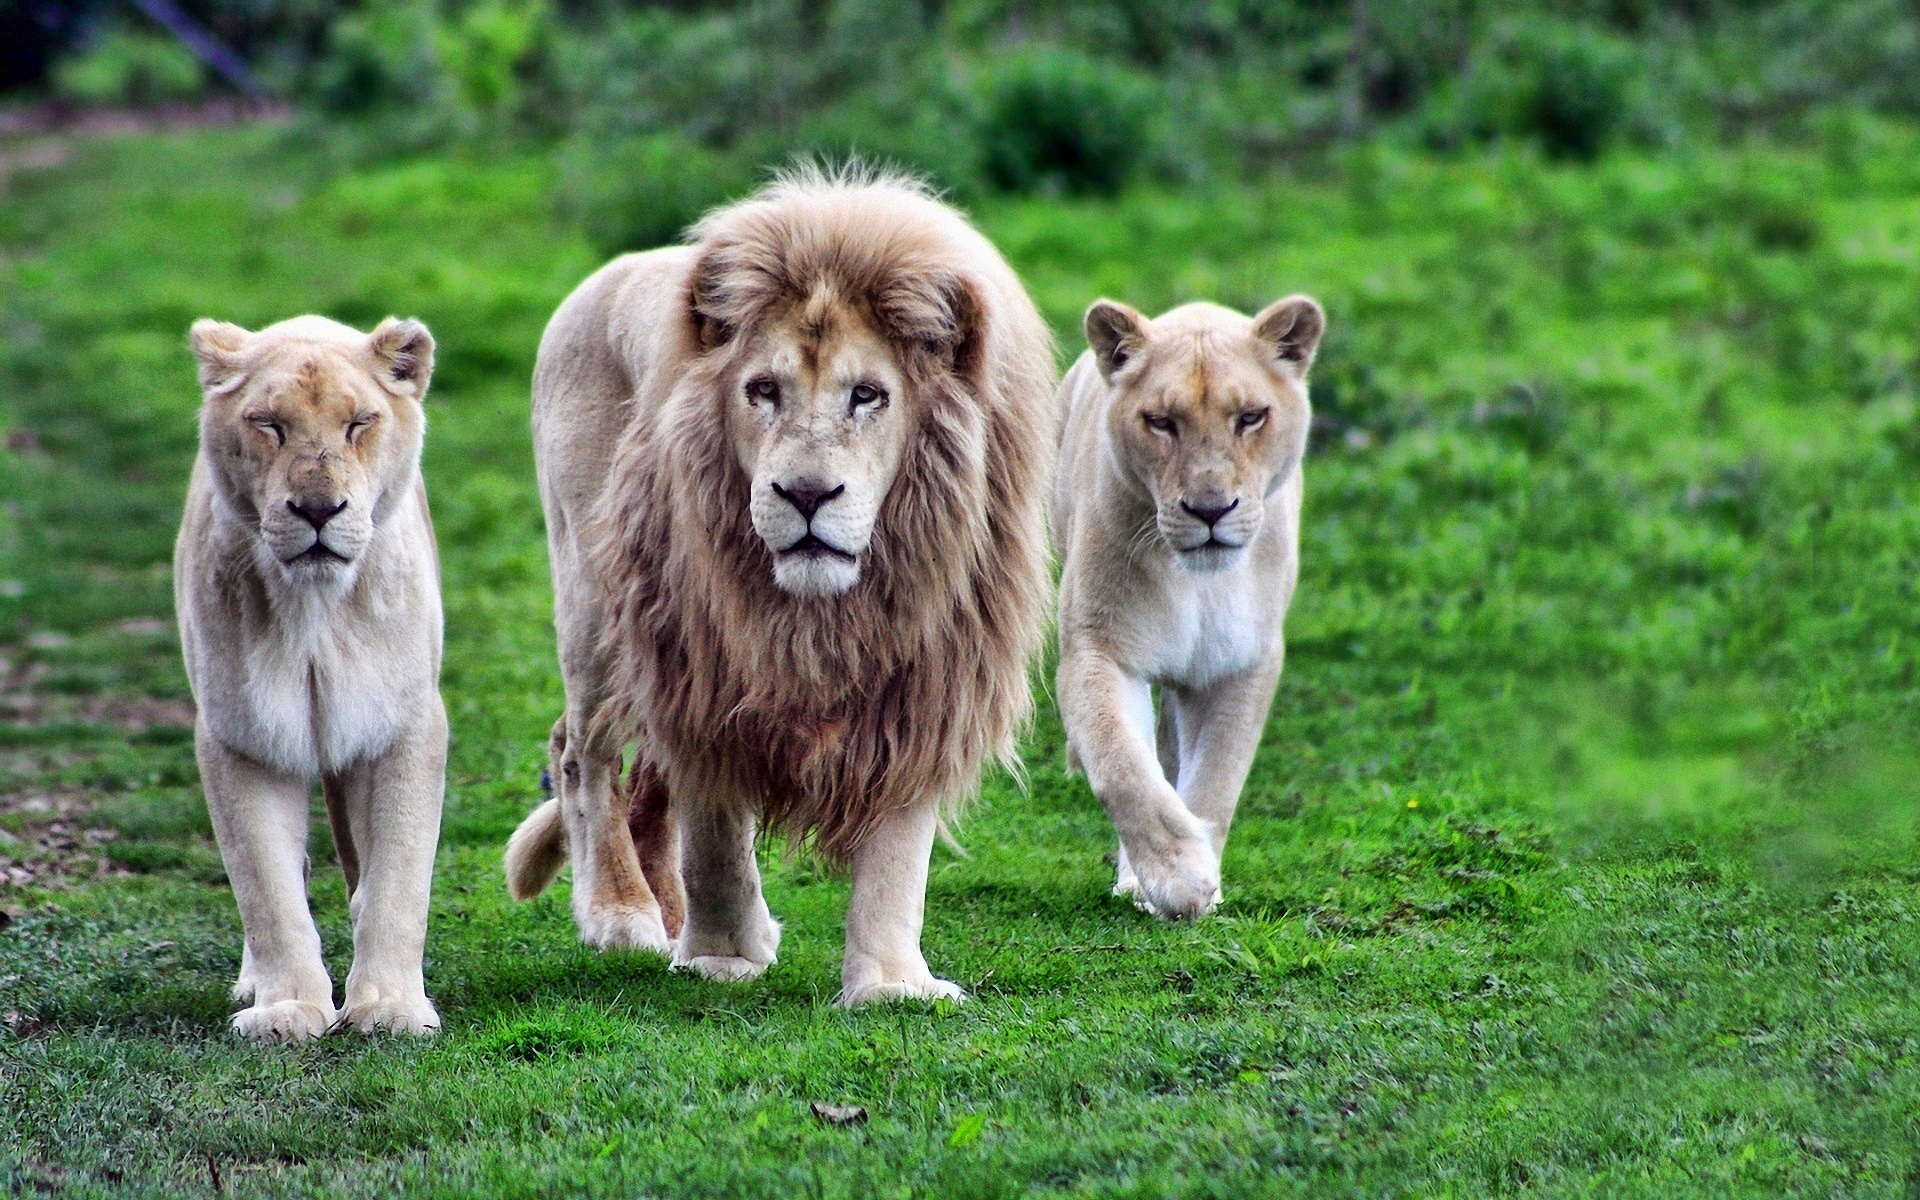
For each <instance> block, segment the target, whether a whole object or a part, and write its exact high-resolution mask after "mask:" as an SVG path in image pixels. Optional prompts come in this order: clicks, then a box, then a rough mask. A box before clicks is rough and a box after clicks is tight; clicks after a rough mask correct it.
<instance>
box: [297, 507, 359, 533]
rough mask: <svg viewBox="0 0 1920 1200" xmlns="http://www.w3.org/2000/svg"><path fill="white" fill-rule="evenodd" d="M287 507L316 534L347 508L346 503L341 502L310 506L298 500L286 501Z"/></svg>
mask: <svg viewBox="0 0 1920 1200" xmlns="http://www.w3.org/2000/svg"><path fill="white" fill-rule="evenodd" d="M287 507H288V508H290V509H292V510H293V511H294V512H296V513H298V514H299V515H300V516H301V517H302V518H303V519H304V520H305V521H306V523H307V524H309V525H311V526H313V531H314V532H315V533H318V532H320V527H321V526H323V525H325V524H326V523H327V522H328V521H331V520H333V519H334V518H335V517H337V516H339V515H340V512H341V510H342V509H344V508H346V507H347V502H346V501H345V500H342V501H341V502H340V503H338V504H324V503H322V504H310V503H306V502H303V501H298V500H289V501H287Z"/></svg>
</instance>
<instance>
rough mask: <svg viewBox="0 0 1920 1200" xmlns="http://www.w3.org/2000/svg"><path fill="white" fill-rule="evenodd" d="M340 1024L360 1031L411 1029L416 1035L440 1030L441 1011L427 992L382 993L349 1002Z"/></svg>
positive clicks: (410, 1031) (386, 1031)
mask: <svg viewBox="0 0 1920 1200" xmlns="http://www.w3.org/2000/svg"><path fill="white" fill-rule="evenodd" d="M340 1026H341V1028H343V1029H354V1030H358V1031H359V1032H361V1033H411V1034H413V1035H415V1036H416V1037H418V1036H421V1035H423V1034H429V1033H438V1032H440V1014H439V1012H438V1011H436V1010H435V1009H434V1007H433V1001H431V1000H429V999H427V998H426V997H425V996H413V997H401V996H381V997H380V998H378V999H375V1000H366V1001H362V1002H360V1003H358V1004H348V1005H347V1007H346V1009H345V1011H343V1012H342V1013H341V1014H340Z"/></svg>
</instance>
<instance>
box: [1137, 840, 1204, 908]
mask: <svg viewBox="0 0 1920 1200" xmlns="http://www.w3.org/2000/svg"><path fill="white" fill-rule="evenodd" d="M1131 865H1132V867H1133V873H1134V876H1135V882H1136V885H1137V890H1136V893H1135V894H1136V896H1137V899H1138V901H1139V903H1140V905H1141V906H1142V907H1143V908H1145V909H1146V910H1147V911H1148V912H1150V913H1152V914H1153V915H1154V916H1156V917H1160V918H1163V919H1165V920H1169V921H1190V920H1193V919H1195V918H1197V917H1203V916H1205V915H1206V914H1207V913H1209V912H1211V911H1212V910H1213V906H1214V905H1216V904H1218V903H1220V863H1219V861H1218V860H1217V859H1215V858H1214V856H1213V849H1212V847H1211V846H1209V845H1208V844H1207V843H1206V842H1204V841H1186V840H1183V841H1181V842H1177V843H1175V849H1174V852H1173V853H1172V854H1170V855H1167V856H1165V857H1161V856H1158V855H1138V856H1133V857H1132V859H1131ZM1114 890H1115V891H1116V892H1118V891H1119V890H1120V889H1119V886H1118V885H1117V884H1116V885H1115V888H1114Z"/></svg>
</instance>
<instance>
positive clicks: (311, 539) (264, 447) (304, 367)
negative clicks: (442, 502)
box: [193, 317, 433, 587]
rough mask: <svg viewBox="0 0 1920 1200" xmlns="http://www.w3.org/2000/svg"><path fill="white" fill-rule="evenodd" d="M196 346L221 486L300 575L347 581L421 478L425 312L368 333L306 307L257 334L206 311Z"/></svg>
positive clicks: (208, 441) (210, 447)
mask: <svg viewBox="0 0 1920 1200" xmlns="http://www.w3.org/2000/svg"><path fill="white" fill-rule="evenodd" d="M193 343H194V352H195V354H196V355H197V356H198V357H199V359H200V375H201V386H202V389H203V392H204V394H205V405H204V407H203V409H202V412H201V439H202V444H203V445H204V446H205V447H206V451H207V459H208V462H209V464H210V465H211V466H212V469H213V477H214V482H215V485H216V490H217V492H218V494H219V495H220V497H221V498H222V499H223V500H224V501H225V503H226V504H227V505H228V506H229V507H230V508H231V509H232V511H233V512H234V513H236V514H237V515H238V516H239V517H240V518H241V519H242V520H244V521H246V522H248V523H249V524H251V525H253V527H254V528H255V529H256V530H257V531H258V534H259V538H260V541H259V552H260V557H261V558H262V560H263V561H268V562H270V563H271V564H272V566H273V569H276V570H278V571H280V572H281V574H282V575H283V577H284V578H285V579H287V580H288V581H289V582H292V583H295V584H306V585H313V586H323V587H324V586H329V585H339V584H343V583H345V582H347V581H350V580H351V579H352V578H353V576H354V574H355V572H356V570H357V567H358V564H359V561H360V558H361V555H362V554H363V553H365V551H366V549H367V545H368V543H369V542H370V541H371V540H372V537H373V533H374V529H375V527H376V525H377V524H378V522H379V521H380V519H381V518H382V516H383V515H384V513H385V511H386V509H387V508H388V507H389V506H390V505H391V504H393V503H394V502H395V501H397V500H399V499H401V498H402V497H403V496H404V494H405V489H406V488H407V487H409V486H410V485H411V483H412V480H413V475H414V471H415V468H416V465H417V463H418V462H419V457H420V444H421V439H422V436H423V434H424V430H425V419H424V416H423V414H422V412H421V408H420V399H421V397H422V396H423V395H424V394H425V391H426V386H427V380H428V376H429V375H430V374H431V372H432V364H433V339H432V336H431V335H430V334H428V332H427V330H426V327H425V326H423V325H421V324H419V323H418V322H416V321H395V320H392V319H389V320H387V321H385V322H383V323H382V324H381V325H380V327H379V328H377V329H375V330H374V332H373V333H371V334H359V333H355V332H354V331H352V330H348V329H346V328H345V327H344V326H338V325H335V324H334V323H332V322H329V321H321V320H320V319H319V318H311V317H305V318H298V319H296V320H295V321H288V322H283V323H282V324H280V325H275V326H272V327H270V328H268V329H266V330H263V331H261V332H259V333H248V332H247V331H246V330H244V329H241V328H240V327H239V326H236V325H227V324H222V323H219V322H214V321H200V322H198V323H196V324H195V326H194V330H193Z"/></svg>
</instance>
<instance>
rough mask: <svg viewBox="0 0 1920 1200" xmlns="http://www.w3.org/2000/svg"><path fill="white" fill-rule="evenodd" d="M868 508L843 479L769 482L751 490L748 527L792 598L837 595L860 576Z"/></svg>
mask: <svg viewBox="0 0 1920 1200" xmlns="http://www.w3.org/2000/svg"><path fill="white" fill-rule="evenodd" d="M869 508H870V506H868V505H863V504H861V503H859V499H858V497H857V496H849V494H848V490H847V485H846V484H845V483H835V484H832V485H829V484H827V483H825V482H824V481H822V480H819V479H817V478H809V477H799V478H795V479H790V480H786V481H784V482H783V481H779V480H769V481H767V483H766V485H765V487H764V488H758V487H757V488H755V489H754V500H753V512H752V516H753V525H754V529H755V531H756V532H758V533H759V535H760V537H761V540H763V541H764V542H766V544H767V548H768V549H769V550H772V551H773V578H774V583H775V584H777V585H778V586H779V587H780V589H781V590H782V591H786V592H790V593H792V594H794V595H796V596H819V597H827V596H838V595H840V594H841V593H843V592H845V591H846V590H847V589H848V588H851V587H852V586H853V585H854V584H855V583H857V582H859V580H860V552H861V551H863V550H865V549H866V546H867V540H868V538H870V537H871V536H872V532H873V522H872V518H871V514H870V512H868V511H862V510H866V509H869Z"/></svg>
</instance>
